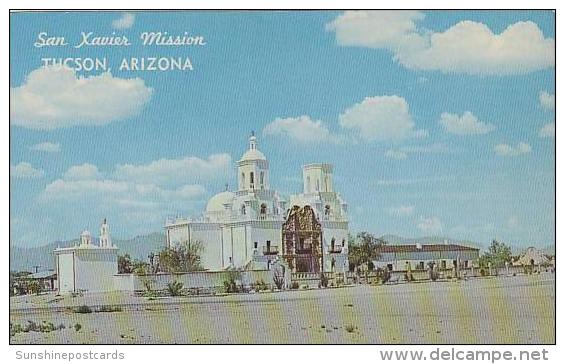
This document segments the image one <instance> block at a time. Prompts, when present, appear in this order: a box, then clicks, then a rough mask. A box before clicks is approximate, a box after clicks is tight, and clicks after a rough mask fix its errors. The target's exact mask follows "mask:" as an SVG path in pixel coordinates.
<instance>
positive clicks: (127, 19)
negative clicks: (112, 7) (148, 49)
mask: <svg viewBox="0 0 565 364" xmlns="http://www.w3.org/2000/svg"><path fill="white" fill-rule="evenodd" d="M134 22H135V15H134V14H132V13H123V14H122V16H121V17H120V18H118V19H115V20H114V21H112V28H114V29H118V30H123V29H129V28H131V27H132V26H133V23H134Z"/></svg>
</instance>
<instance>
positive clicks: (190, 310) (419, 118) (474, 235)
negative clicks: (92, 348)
mask: <svg viewBox="0 0 565 364" xmlns="http://www.w3.org/2000/svg"><path fill="white" fill-rule="evenodd" d="M555 36H556V35H555V12H553V11H545V10H536V11H524V10H519V11H510V10H500V11H471V10H466V11H463V10H456V11H441V10H387V11H385V10H371V11H360V10H359V11H345V10H344V11H329V10H328V11H324V10H320V11H267V10H264V11H221V10H217V11H196V10H194V11H188V10H186V11H181V10H177V11H158V10H153V11H152V10H145V11H133V10H132V11H14V12H11V13H10V56H9V57H10V58H9V62H10V91H9V97H10V110H9V116H10V127H9V130H10V143H9V150H10V171H9V174H10V206H9V209H10V241H9V245H10V266H9V275H10V281H9V282H10V291H9V292H10V297H9V302H10V307H9V320H10V338H9V341H10V344H115V345H119V344H405V345H409V344H437V345H439V344H452V345H456V344H522V345H525V344H555V331H556V321H555V320H556V315H555V311H556V285H555V281H556V278H555V266H556V260H555V239H556V235H555V234H556V219H555V211H556V210H555V209H556V199H555V198H556V195H555V188H556V185H555V181H556V164H555V160H556V159H555V153H556V149H555V88H556V81H555V55H556V43H555Z"/></svg>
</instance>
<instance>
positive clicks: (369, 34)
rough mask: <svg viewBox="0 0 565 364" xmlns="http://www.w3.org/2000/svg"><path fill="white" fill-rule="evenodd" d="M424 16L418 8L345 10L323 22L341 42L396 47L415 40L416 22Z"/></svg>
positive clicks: (416, 39)
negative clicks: (327, 21) (415, 9)
mask: <svg viewBox="0 0 565 364" xmlns="http://www.w3.org/2000/svg"><path fill="white" fill-rule="evenodd" d="M421 19H424V14H423V13H421V12H419V11H394V10H392V11H390V10H388V11H346V12H344V13H343V14H341V15H340V16H338V17H337V18H336V19H334V20H333V21H332V22H330V23H328V24H327V25H326V30H329V31H335V36H336V40H337V43H338V44H339V45H342V46H358V47H370V48H386V49H390V50H395V49H398V47H399V46H400V45H403V44H409V43H411V42H412V41H419V39H418V36H417V35H416V34H415V31H416V30H417V29H416V28H417V26H416V22H417V21H418V20H421Z"/></svg>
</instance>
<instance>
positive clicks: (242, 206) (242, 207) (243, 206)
mask: <svg viewBox="0 0 565 364" xmlns="http://www.w3.org/2000/svg"><path fill="white" fill-rule="evenodd" d="M241 214H242V215H245V204H243V205H241Z"/></svg>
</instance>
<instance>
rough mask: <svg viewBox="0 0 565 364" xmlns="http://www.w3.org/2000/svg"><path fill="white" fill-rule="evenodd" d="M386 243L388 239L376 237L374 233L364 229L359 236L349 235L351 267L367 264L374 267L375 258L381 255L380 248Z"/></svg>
mask: <svg viewBox="0 0 565 364" xmlns="http://www.w3.org/2000/svg"><path fill="white" fill-rule="evenodd" d="M384 245H386V241H384V240H383V239H379V238H376V237H375V236H374V235H373V234H370V233H368V232H366V231H362V232H360V233H359V234H357V238H356V239H353V238H352V237H351V236H350V237H349V256H348V258H349V264H350V268H352V269H353V270H355V268H356V267H359V266H361V265H362V264H366V265H367V267H368V268H369V267H371V268H374V265H373V260H375V259H378V258H379V257H380V252H379V251H380V249H381V248H382V247H383V246H384Z"/></svg>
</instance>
